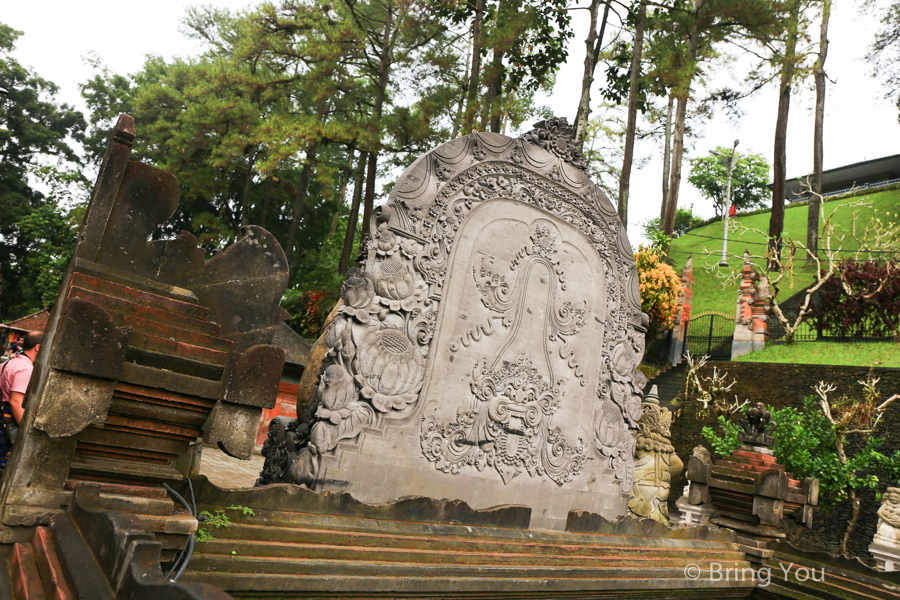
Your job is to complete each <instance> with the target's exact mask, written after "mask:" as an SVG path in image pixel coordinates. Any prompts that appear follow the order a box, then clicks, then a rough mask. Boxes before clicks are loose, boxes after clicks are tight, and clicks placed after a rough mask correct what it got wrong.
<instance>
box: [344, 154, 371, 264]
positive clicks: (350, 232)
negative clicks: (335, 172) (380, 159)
mask: <svg viewBox="0 0 900 600" xmlns="http://www.w3.org/2000/svg"><path fill="white" fill-rule="evenodd" d="M367 160H368V156H367V153H366V152H365V151H363V152H360V153H359V164H358V165H357V166H356V173H354V176H353V202H352V204H351V205H350V216H349V218H348V220H347V233H346V235H345V236H344V249H343V251H342V252H341V262H340V264H339V265H338V272H339V273H340V274H341V275H343V274H344V273H346V272H347V269H348V268H350V253H351V252H353V242H354V241H355V240H356V226H357V223H358V221H359V205H360V202H361V201H362V193H363V183H364V182H363V176H364V175H365V172H366V161H367Z"/></svg>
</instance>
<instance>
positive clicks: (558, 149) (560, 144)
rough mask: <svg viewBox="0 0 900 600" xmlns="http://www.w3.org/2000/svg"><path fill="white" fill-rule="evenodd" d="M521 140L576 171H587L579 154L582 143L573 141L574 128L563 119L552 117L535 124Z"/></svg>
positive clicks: (582, 156)
mask: <svg viewBox="0 0 900 600" xmlns="http://www.w3.org/2000/svg"><path fill="white" fill-rule="evenodd" d="M522 139H523V140H525V141H528V142H531V143H532V144H534V145H535V146H540V147H541V148H543V149H544V150H547V151H548V152H552V153H553V154H555V155H556V156H558V157H560V158H562V159H563V160H565V161H567V162H569V163H571V165H572V166H573V167H575V168H577V169H581V170H582V171H587V163H586V162H585V161H584V155H583V154H582V153H581V146H582V144H583V143H584V142H580V141H578V140H576V139H575V128H574V127H572V126H571V125H569V121H568V120H567V119H566V118H565V117H553V118H552V119H547V120H545V121H540V122H539V123H535V124H534V129H532V130H531V131H529V132H528V133H526V134H525V135H523V136H522ZM551 177H552V175H551Z"/></svg>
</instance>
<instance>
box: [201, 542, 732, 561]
mask: <svg viewBox="0 0 900 600" xmlns="http://www.w3.org/2000/svg"><path fill="white" fill-rule="evenodd" d="M325 541H326V540H324V539H323V540H321V542H320V543H313V544H298V543H279V542H274V541H266V540H259V541H252V542H251V541H247V540H220V539H216V540H212V541H207V542H203V543H201V544H199V546H200V547H199V551H198V549H196V548H195V555H196V556H201V555H202V556H205V557H210V558H212V557H215V556H219V557H224V558H226V559H230V558H232V557H237V556H240V557H247V556H251V557H254V558H259V559H272V560H289V559H298V560H329V561H334V560H337V561H365V562H379V561H384V562H392V563H415V564H439V565H469V566H478V565H505V566H514V565H519V566H546V567H553V566H556V567H570V568H579V567H584V568H589V567H590V568H594V567H622V568H624V567H629V566H635V565H638V564H660V563H661V562H665V561H674V560H678V559H682V560H683V559H684V557H685V552H684V551H677V550H669V551H660V550H648V549H646V548H644V549H641V548H611V547H608V546H607V547H597V548H578V549H573V548H571V547H568V548H567V547H556V548H549V547H544V548H542V552H529V551H524V552H521V551H520V552H516V551H514V550H515V548H505V549H495V550H491V549H486V548H472V549H470V550H469V551H463V550H461V549H458V548H452V547H451V548H445V547H444V546H443V545H442V544H441V543H440V542H439V541H435V542H434V544H433V547H432V548H429V549H410V548H406V547H403V546H402V545H398V546H390V545H387V544H386V543H385V542H387V541H393V540H382V541H381V543H380V544H373V545H366V546H350V545H339V544H326V543H324V542H325ZM451 546H452V545H451ZM473 546H476V544H473ZM521 550H531V549H529V548H521ZM573 550H574V551H573ZM579 551H581V552H579ZM232 553H233V554H232ZM742 559H743V555H742V554H741V553H740V552H737V551H735V552H731V553H728V552H723V553H722V555H721V560H729V561H733V560H742Z"/></svg>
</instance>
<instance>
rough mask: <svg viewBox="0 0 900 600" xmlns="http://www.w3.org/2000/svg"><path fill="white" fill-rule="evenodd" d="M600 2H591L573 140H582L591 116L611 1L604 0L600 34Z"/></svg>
mask: <svg viewBox="0 0 900 600" xmlns="http://www.w3.org/2000/svg"><path fill="white" fill-rule="evenodd" d="M601 1H602V0H591V6H590V9H589V10H590V12H591V29H590V33H588V36H587V39H585V40H584V45H585V46H586V51H585V53H584V75H583V76H582V78H581V97H580V98H579V100H578V110H577V111H576V112H575V139H577V140H582V139H584V129H585V127H586V126H587V122H588V119H589V117H590V116H591V86H592V85H594V71H595V70H596V69H597V59H598V57H599V56H600V49H601V48H602V47H603V34H604V32H605V30H606V22H607V20H608V19H609V6H610V4H612V0H606V2H605V4H606V8H604V9H603V20H602V21H601V22H600V33H599V34H598V33H597V11H598V9H599V8H600V2H601Z"/></svg>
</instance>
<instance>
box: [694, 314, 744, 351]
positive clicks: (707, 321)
mask: <svg viewBox="0 0 900 600" xmlns="http://www.w3.org/2000/svg"><path fill="white" fill-rule="evenodd" d="M686 333H687V336H686V338H685V344H684V347H685V350H686V351H687V352H690V353H691V354H692V355H694V356H703V355H704V354H708V355H709V357H710V358H711V359H712V360H731V343H732V342H733V341H734V315H729V314H727V313H723V312H718V311H706V312H702V313H700V314H699V315H695V316H694V317H692V318H691V320H690V321H688V328H687V332H686Z"/></svg>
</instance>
